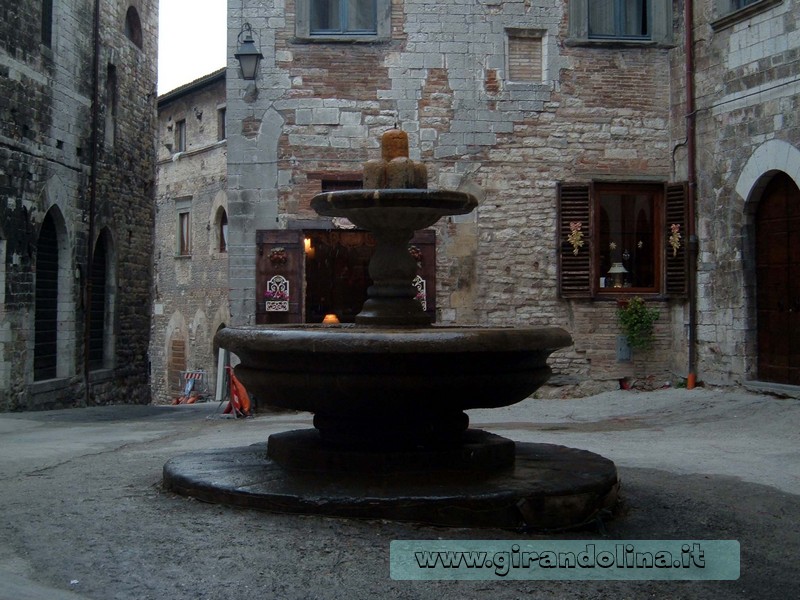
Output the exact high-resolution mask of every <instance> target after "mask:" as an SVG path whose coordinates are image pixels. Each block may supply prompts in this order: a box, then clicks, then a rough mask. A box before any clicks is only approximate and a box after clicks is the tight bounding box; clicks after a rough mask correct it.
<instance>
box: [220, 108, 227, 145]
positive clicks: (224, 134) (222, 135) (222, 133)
mask: <svg viewBox="0 0 800 600" xmlns="http://www.w3.org/2000/svg"><path fill="white" fill-rule="evenodd" d="M226 113H227V106H220V107H217V141H218V142H223V141H225V140H226V139H228V131H227V129H226V125H225V118H226Z"/></svg>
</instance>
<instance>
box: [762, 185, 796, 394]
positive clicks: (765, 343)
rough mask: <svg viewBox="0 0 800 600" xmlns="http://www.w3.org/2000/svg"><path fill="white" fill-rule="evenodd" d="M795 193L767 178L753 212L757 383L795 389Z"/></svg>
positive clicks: (789, 187) (789, 188)
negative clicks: (754, 229) (785, 385)
mask: <svg viewBox="0 0 800 600" xmlns="http://www.w3.org/2000/svg"><path fill="white" fill-rule="evenodd" d="M798 272H800V189H798V186H797V184H796V183H795V182H794V180H793V179H792V178H791V177H789V176H788V175H787V174H786V173H782V172H780V173H778V174H776V175H775V176H773V177H772V179H771V180H770V181H769V183H768V184H767V185H766V187H765V188H764V191H763V194H762V196H761V200H760V202H759V204H758V210H757V213H756V289H757V294H756V312H757V328H758V335H757V352H758V365H757V368H758V379H760V380H761V381H770V382H775V383H783V384H789V385H800V277H798Z"/></svg>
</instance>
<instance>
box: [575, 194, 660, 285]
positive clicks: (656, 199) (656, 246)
mask: <svg viewBox="0 0 800 600" xmlns="http://www.w3.org/2000/svg"><path fill="white" fill-rule="evenodd" d="M592 187H593V191H592V193H591V196H590V202H591V206H590V211H591V212H592V215H593V219H594V231H596V232H597V237H598V238H599V237H600V236H601V235H602V231H601V217H602V210H601V200H602V196H603V195H604V194H625V195H639V194H646V195H649V196H650V197H651V198H652V204H651V207H652V208H651V210H652V231H651V235H652V247H653V260H652V263H653V264H652V269H653V285H652V286H647V287H633V286H627V287H620V288H615V287H613V286H611V285H608V283H609V282H608V280H607V278H608V274H607V272H608V271H607V269H605V268H603V269H601V268H600V265H601V264H602V253H603V251H604V250H605V248H604V247H603V245H602V244H600V243H597V244H595V245H594V250H593V253H592V257H591V260H592V269H593V271H594V272H595V274H596V276H595V277H594V278H593V281H592V285H593V286H595V289H594V290H593V291H594V293H596V294H597V295H603V294H614V295H618V294H634V295H642V294H658V293H660V292H661V290H662V288H663V274H662V269H661V263H662V252H660V249H661V248H662V247H663V245H664V243H665V240H664V239H663V237H662V234H663V221H664V188H663V184H650V183H623V182H613V183H608V182H597V183H595V184H594V185H593V186H592ZM611 241H614V240H611ZM619 250H620V256H622V252H623V251H624V250H627V248H625V249H619ZM629 260H630V259H628V260H623V266H626V267H629V265H630V263H629ZM609 261H610V263H611V264H612V265H613V264H614V262H619V261H615V260H613V259H609ZM625 262H628V265H625V264H624V263H625ZM601 278H602V279H605V280H606V285H605V286H604V287H601V286H600V280H601Z"/></svg>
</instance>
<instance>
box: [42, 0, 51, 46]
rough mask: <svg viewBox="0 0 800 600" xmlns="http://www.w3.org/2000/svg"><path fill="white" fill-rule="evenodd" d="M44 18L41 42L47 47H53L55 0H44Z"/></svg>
mask: <svg viewBox="0 0 800 600" xmlns="http://www.w3.org/2000/svg"><path fill="white" fill-rule="evenodd" d="M41 8H42V20H41V26H42V29H41V36H40V38H41V39H40V40H39V41H40V42H41V43H42V45H44V46H46V47H47V48H51V49H52V48H53V0H42V3H41Z"/></svg>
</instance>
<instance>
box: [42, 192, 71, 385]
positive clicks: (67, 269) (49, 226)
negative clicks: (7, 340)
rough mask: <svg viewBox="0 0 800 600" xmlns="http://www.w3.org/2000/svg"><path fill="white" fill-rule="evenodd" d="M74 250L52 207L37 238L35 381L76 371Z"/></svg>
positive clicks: (59, 211) (58, 212)
mask: <svg viewBox="0 0 800 600" xmlns="http://www.w3.org/2000/svg"><path fill="white" fill-rule="evenodd" d="M73 282H74V277H73V268H72V251H71V246H70V243H69V235H68V232H67V226H66V222H65V220H64V215H63V213H62V212H61V209H60V208H59V207H58V206H57V205H55V204H53V206H51V207H50V208H49V209H48V210H47V212H46V213H45V215H44V218H43V219H42V222H41V224H40V225H39V230H38V235H37V239H36V269H35V275H34V289H35V297H34V311H33V323H34V326H33V331H34V335H33V340H31V342H32V348H31V349H32V355H33V379H34V380H46V379H55V378H63V377H68V376H70V375H72V374H74V372H75V347H76V326H75V312H76V311H75V306H74V300H73V298H74V296H73V285H74V283H73Z"/></svg>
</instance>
